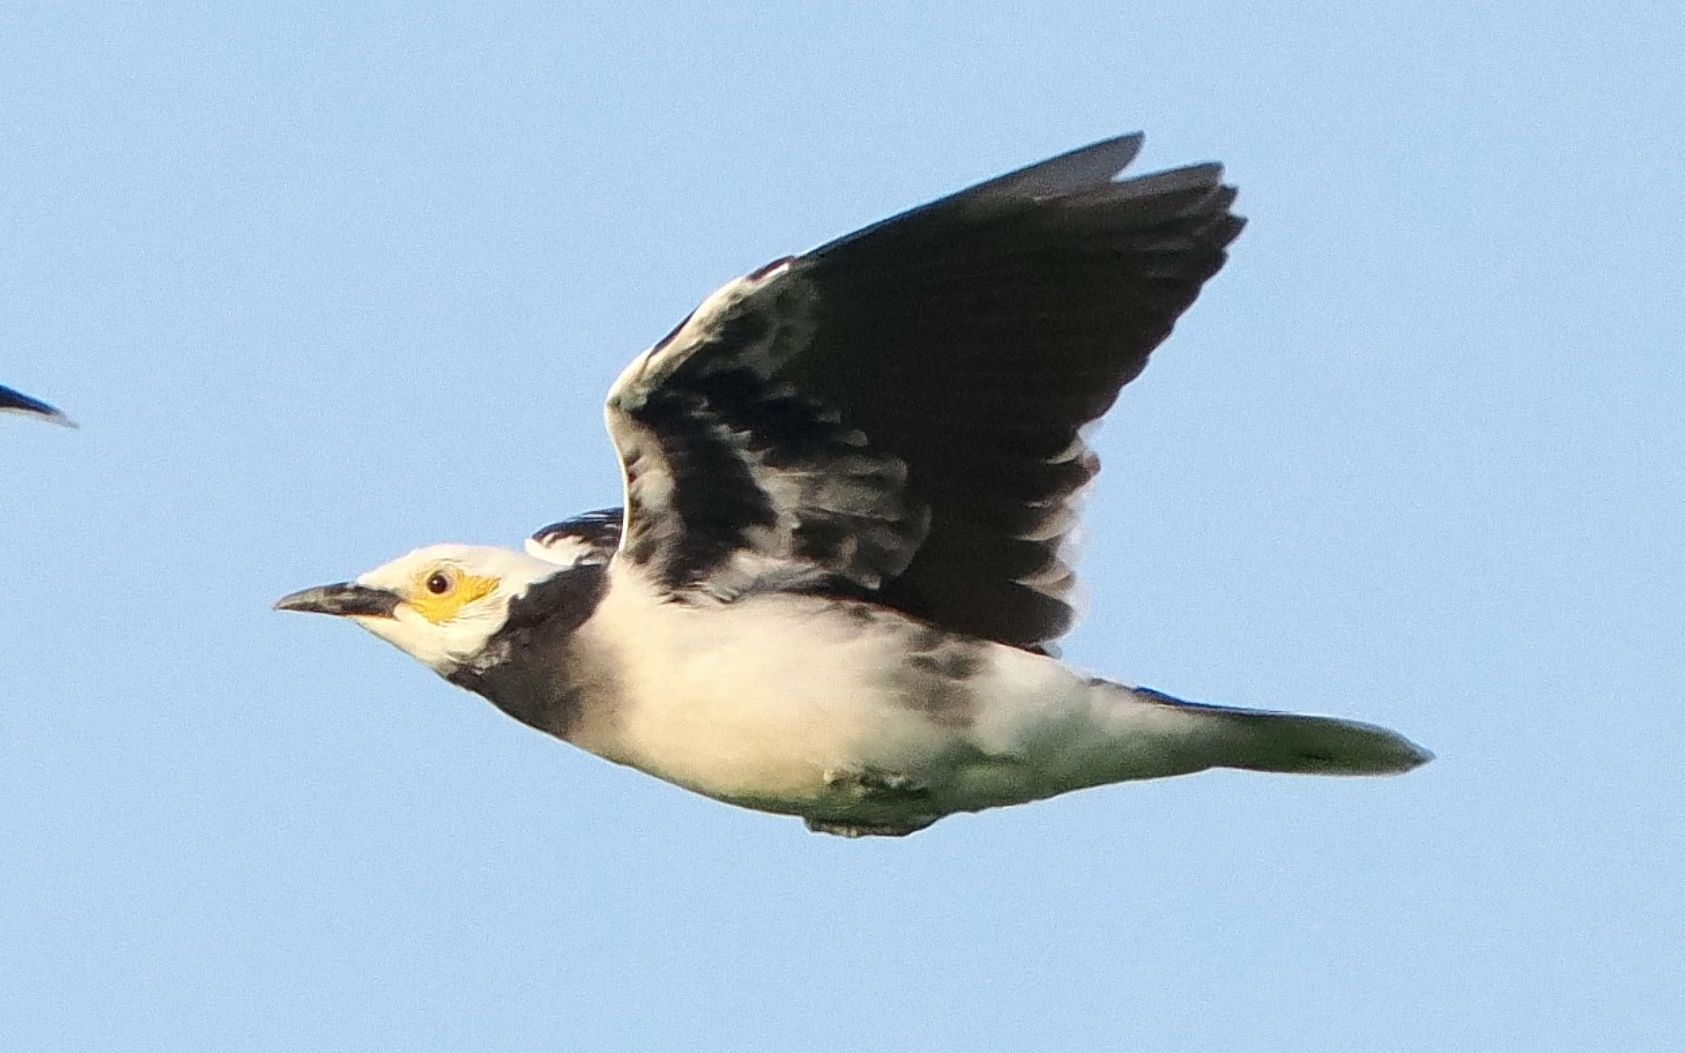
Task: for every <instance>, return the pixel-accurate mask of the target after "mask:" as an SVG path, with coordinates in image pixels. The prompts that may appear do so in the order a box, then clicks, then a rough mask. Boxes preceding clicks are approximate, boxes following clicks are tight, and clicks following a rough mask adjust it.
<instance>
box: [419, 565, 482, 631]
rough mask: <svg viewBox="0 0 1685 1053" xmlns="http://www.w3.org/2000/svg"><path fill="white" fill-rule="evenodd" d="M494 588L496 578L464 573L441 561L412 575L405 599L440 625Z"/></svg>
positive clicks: (424, 615) (431, 620)
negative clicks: (413, 579) (414, 576)
mask: <svg viewBox="0 0 1685 1053" xmlns="http://www.w3.org/2000/svg"><path fill="white" fill-rule="evenodd" d="M496 588H497V579H496V578H481V577H476V576H475V575H473V574H464V573H463V572H462V571H461V570H460V569H458V568H457V567H454V566H452V565H450V564H448V563H441V564H438V565H436V566H433V567H430V568H428V569H427V570H426V571H424V572H423V573H421V574H418V575H416V579H415V581H414V582H412V583H411V584H410V588H409V590H408V591H409V595H408V596H407V597H406V598H405V602H406V603H408V604H409V605H410V606H411V607H413V608H415V610H416V612H417V613H418V614H420V615H421V616H422V617H423V618H426V619H427V620H428V621H430V622H432V623H433V624H434V625H443V624H444V623H445V622H448V621H450V620H451V619H452V618H455V617H456V616H457V614H458V613H459V612H460V611H461V610H462V608H464V607H466V606H468V605H469V604H470V603H473V602H474V601H475V600H479V599H484V598H485V597H487V596H489V595H491V593H492V592H493V591H494V590H495V589H496Z"/></svg>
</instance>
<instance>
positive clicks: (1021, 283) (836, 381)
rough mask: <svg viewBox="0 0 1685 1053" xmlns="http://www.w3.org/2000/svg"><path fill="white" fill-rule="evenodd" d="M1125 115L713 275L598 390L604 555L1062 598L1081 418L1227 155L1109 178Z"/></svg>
mask: <svg viewBox="0 0 1685 1053" xmlns="http://www.w3.org/2000/svg"><path fill="white" fill-rule="evenodd" d="M1140 145H1141V138H1140V136H1138V135H1133V136H1125V137H1122V138H1118V139H1112V140H1108V141H1106V142H1101V143H1097V144H1095V145H1093V146H1089V147H1085V148H1083V149H1080V150H1076V151H1073V152H1071V153H1068V154H1065V155H1063V156H1060V157H1056V158H1054V159H1052V160H1050V161H1046V162H1043V163H1042V164H1039V165H1034V166H1032V167H1029V168H1026V169H1023V170H1021V171H1018V172H1015V173H1012V174H1010V175H1006V176H1002V177H1000V178H998V179H994V180H991V181H989V182H987V183H983V184H980V185H978V186H975V187H972V188H971V189H969V190H965V191H962V192H960V193H958V194H955V195H953V196H951V197H947V198H943V199H941V200H939V201H936V202H934V203H932V204H929V205H925V206H923V207H921V208H917V209H914V210H912V211H910V212H907V213H903V214H902V215H900V216H897V217H895V218H892V219H889V220H885V221H884V222H882V223H878V224H876V225H874V226H871V227H867V228H866V229H864V230H861V231H858V232H856V233H854V234H850V235H848V236H846V237H843V238H840V239H838V240H837V241H833V242H831V243H830V244H828V245H824V246H822V247H820V248H818V249H816V250H814V251H812V252H810V253H807V254H805V255H802V256H796V257H791V258H787V259H784V260H779V261H777V262H775V263H773V264H770V265H768V266H766V267H763V268H761V269H760V270H758V271H755V272H754V273H752V274H749V275H747V276H746V277H743V278H741V279H738V280H737V281H734V282H732V283H730V284H728V285H726V286H725V287H724V288H722V289H720V290H719V291H717V292H715V293H714V294H713V295H712V296H710V297H709V298H708V299H707V300H706V301H704V302H703V303H702V305H701V306H700V307H698V308H697V309H696V311H695V312H694V313H692V315H691V316H690V317H689V318H687V319H686V320H685V321H684V322H682V323H681V324H680V325H679V326H678V328H676V329H675V330H674V331H673V332H672V333H670V334H669V335H668V336H667V337H666V339H664V340H662V341H661V342H660V343H658V344H656V345H655V346H654V347H652V348H651V349H650V350H648V351H647V352H645V353H644V354H643V355H641V356H640V357H639V358H638V359H637V360H635V361H634V362H633V363H632V364H631V365H630V366H629V367H628V368H627V369H626V371H625V372H624V373H623V374H622V375H621V377H620V379H619V380H618V381H617V382H616V383H615V385H614V388H613V390H612V391H611V392H610V393H609V399H608V407H607V416H608V426H609V432H610V435H611V436H612V438H613V440H614V443H615V445H616V446H617V447H618V449H619V453H620V458H621V463H622V467H623V469H624V473H625V481H626V495H627V515H626V521H625V527H624V530H625V537H624V539H623V543H622V546H621V548H620V551H619V555H618V556H617V558H618V559H621V560H625V561H627V562H628V563H631V564H634V565H636V566H638V567H639V568H641V569H643V570H644V571H646V572H647V574H648V575H649V576H650V577H651V578H652V579H653V580H654V581H655V582H656V583H657V584H658V586H659V587H661V588H663V589H666V590H668V591H669V592H671V593H673V594H675V595H681V596H682V595H685V594H689V593H695V592H703V593H708V594H712V595H714V596H717V597H721V598H727V599H729V598H730V597H732V596H735V595H738V594H740V593H742V592H744V591H747V590H753V589H764V588H814V587H833V588H839V589H843V590H847V591H851V592H855V593H860V594H867V595H869V596H870V597H871V598H872V599H873V600H874V601H876V602H880V603H884V604H887V605H891V606H894V607H897V608H899V609H902V610H904V611H906V612H908V613H910V614H913V615H916V616H918V617H921V618H925V619H927V620H929V621H931V622H933V623H935V624H937V625H940V626H943V627H945V628H948V629H952V630H954V631H957V632H964V633H968V634H971V635H975V636H981V637H985V638H990V639H994V640H998V641H1001V642H1003V643H1010V644H1015V645H1019V646H1024V647H1030V646H1034V645H1036V644H1038V643H1041V642H1043V641H1046V640H1050V639H1052V638H1054V637H1056V636H1058V635H1060V634H1061V633H1062V632H1064V631H1065V630H1066V629H1067V628H1068V627H1069V626H1070V623H1071V621H1072V618H1073V613H1072V609H1071V606H1070V604H1069V603H1068V602H1067V597H1068V594H1069V591H1070V589H1071V586H1072V584H1073V578H1072V574H1071V570H1070V568H1069V567H1067V566H1066V565H1065V564H1064V562H1062V560H1061V559H1060V555H1059V547H1060V542H1061V540H1062V539H1064V538H1065V537H1066V535H1067V534H1068V533H1069V531H1070V529H1071V527H1072V525H1073V520H1074V507H1073V499H1074V497H1075V495H1076V494H1077V492H1078V491H1079V490H1080V489H1081V488H1082V487H1083V486H1084V485H1085V484H1086V483H1087V482H1088V481H1089V480H1090V479H1091V478H1092V477H1093V476H1094V474H1095V472H1096V471H1097V470H1098V463H1097V461H1096V459H1095V457H1094V455H1093V454H1092V453H1091V452H1090V451H1089V449H1088V447H1087V446H1086V445H1085V444H1084V442H1083V441H1082V438H1081V436H1080V435H1079V429H1080V428H1081V427H1082V425H1084V424H1086V423H1087V422H1089V421H1092V420H1094V419H1095V418H1097V417H1099V416H1100V415H1101V414H1102V413H1104V412H1105V411H1106V410H1107V409H1108V408H1109V407H1110V406H1111V405H1112V403H1113V401H1114V400H1115V399H1116V398H1117V394H1118V391H1119V390H1120V389H1121V388H1122V387H1123V385H1124V384H1126V383H1128V382H1129V381H1130V380H1131V379H1133V378H1134V377H1135V376H1136V375H1137V374H1138V373H1140V371H1141V369H1142V368H1143V367H1144V366H1145V365H1146V361H1147V356H1148V354H1149V353H1150V352H1151V351H1152V349H1153V348H1154V347H1156V346H1157V345H1158V344H1159V343H1160V342H1161V341H1163V340H1164V338H1165V337H1166V336H1168V335H1169V333H1170V330H1171V326H1172V325H1173V324H1174V322H1175V320H1176V318H1177V316H1179V315H1180V314H1181V313H1182V312H1183V311H1184V310H1186V309H1187V307H1188V305H1189V304H1191V303H1192V302H1193V300H1194V298H1195V297H1196V296H1197V295H1198V293H1199V289H1200V286H1201V285H1202V284H1203V283H1204V282H1205V280H1206V279H1208V278H1210V277H1211V276H1212V275H1213V274H1215V273H1216V272H1217V270H1218V269H1219V268H1221V267H1222V265H1223V261H1224V259H1225V258H1226V254H1225V251H1224V248H1225V246H1226V245H1227V244H1228V243H1229V242H1230V241H1232V240H1233V239H1234V237H1235V236H1236V235H1237V234H1238V233H1239V232H1240V229H1241V224H1242V221H1241V220H1240V219H1239V218H1238V217H1236V216H1234V215H1232V214H1231V213H1230V211H1229V207H1230V205H1231V204H1232V203H1233V201H1234V195H1235V192H1234V189H1233V188H1232V187H1227V186H1224V185H1222V182H1221V177H1222V170H1221V168H1220V167H1219V166H1217V165H1214V164H1207V165H1197V166H1193V167H1189V168H1181V169H1177V170H1174V171H1169V172H1160V173H1157V174H1154V175H1149V176H1144V177H1141V178H1137V179H1130V180H1124V181H1115V177H1116V176H1117V174H1118V173H1119V172H1120V171H1121V170H1122V169H1123V167H1124V166H1125V165H1127V164H1128V162H1129V161H1130V160H1131V159H1133V158H1134V156H1135V154H1136V152H1137V151H1138V150H1139V149H1140Z"/></svg>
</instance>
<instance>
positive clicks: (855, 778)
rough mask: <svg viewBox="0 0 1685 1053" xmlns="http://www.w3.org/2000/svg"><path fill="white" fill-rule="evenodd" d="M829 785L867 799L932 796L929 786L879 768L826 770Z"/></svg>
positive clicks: (889, 799)
mask: <svg viewBox="0 0 1685 1053" xmlns="http://www.w3.org/2000/svg"><path fill="white" fill-rule="evenodd" d="M825 785H827V786H829V787H831V788H832V789H834V790H840V791H842V792H844V793H849V794H852V795H853V796H855V797H858V798H859V799H861V800H866V801H885V802H898V801H921V800H923V799H925V798H926V797H929V796H930V788H929V787H928V786H923V785H920V784H919V783H917V782H914V781H913V780H912V779H910V778H908V777H907V776H905V775H902V774H901V773H900V772H894V771H882V770H880V769H878V768H860V769H857V770H855V769H851V770H848V771H828V772H826V773H825ZM926 825H927V826H928V825H929V824H928V823H927V824H926Z"/></svg>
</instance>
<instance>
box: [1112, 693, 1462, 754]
mask: <svg viewBox="0 0 1685 1053" xmlns="http://www.w3.org/2000/svg"><path fill="white" fill-rule="evenodd" d="M1105 686H1106V687H1107V688H1111V689H1113V690H1115V691H1118V692H1123V693H1126V694H1127V695H1129V696H1131V698H1130V700H1129V701H1126V702H1124V705H1125V708H1127V709H1130V710H1133V711H1134V713H1135V715H1136V716H1137V717H1148V718H1150V719H1151V722H1152V723H1155V724H1158V725H1160V726H1161V728H1162V726H1163V725H1164V724H1172V725H1176V726H1177V727H1178V728H1179V729H1180V732H1181V735H1180V736H1178V737H1183V745H1184V748H1187V749H1188V750H1189V752H1190V753H1192V754H1195V755H1198V756H1200V759H1202V760H1204V761H1205V764H1204V765H1202V766H1208V767H1218V768H1243V769H1246V770H1248V771H1269V772H1294V773H1300V774H1308V775H1397V774H1400V773H1402V772H1407V771H1409V770H1410V769H1412V768H1416V767H1419V766H1421V765H1423V764H1426V763H1427V762H1428V761H1430V760H1432V759H1433V754H1432V753H1430V752H1428V751H1427V750H1425V749H1423V748H1422V747H1420V746H1418V745H1416V744H1415V743H1414V742H1411V741H1410V740H1409V739H1407V738H1405V737H1404V736H1403V735H1400V734H1399V733H1398V732H1396V731H1389V730H1388V729H1386V728H1382V727H1377V726H1375V725H1374V724H1364V723H1361V722H1359V721H1355V720H1340V719H1337V718H1335V717H1311V716H1304V715H1301V714H1298V713H1278V712H1273V711H1270V710H1261V709H1240V708H1237V707H1233V706H1213V705H1207V704H1206V703H1203V702H1184V701H1182V700H1181V699H1179V698H1172V697H1170V696H1169V695H1166V694H1161V693H1160V692H1157V691H1154V690H1152V689H1151V688H1143V687H1125V686H1124V685H1121V684H1107V685H1105ZM1119 701H1124V700H1119ZM1130 702H1133V703H1134V704H1133V705H1131V704H1130ZM1137 707H1157V708H1156V711H1155V710H1154V709H1147V708H1137Z"/></svg>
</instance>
